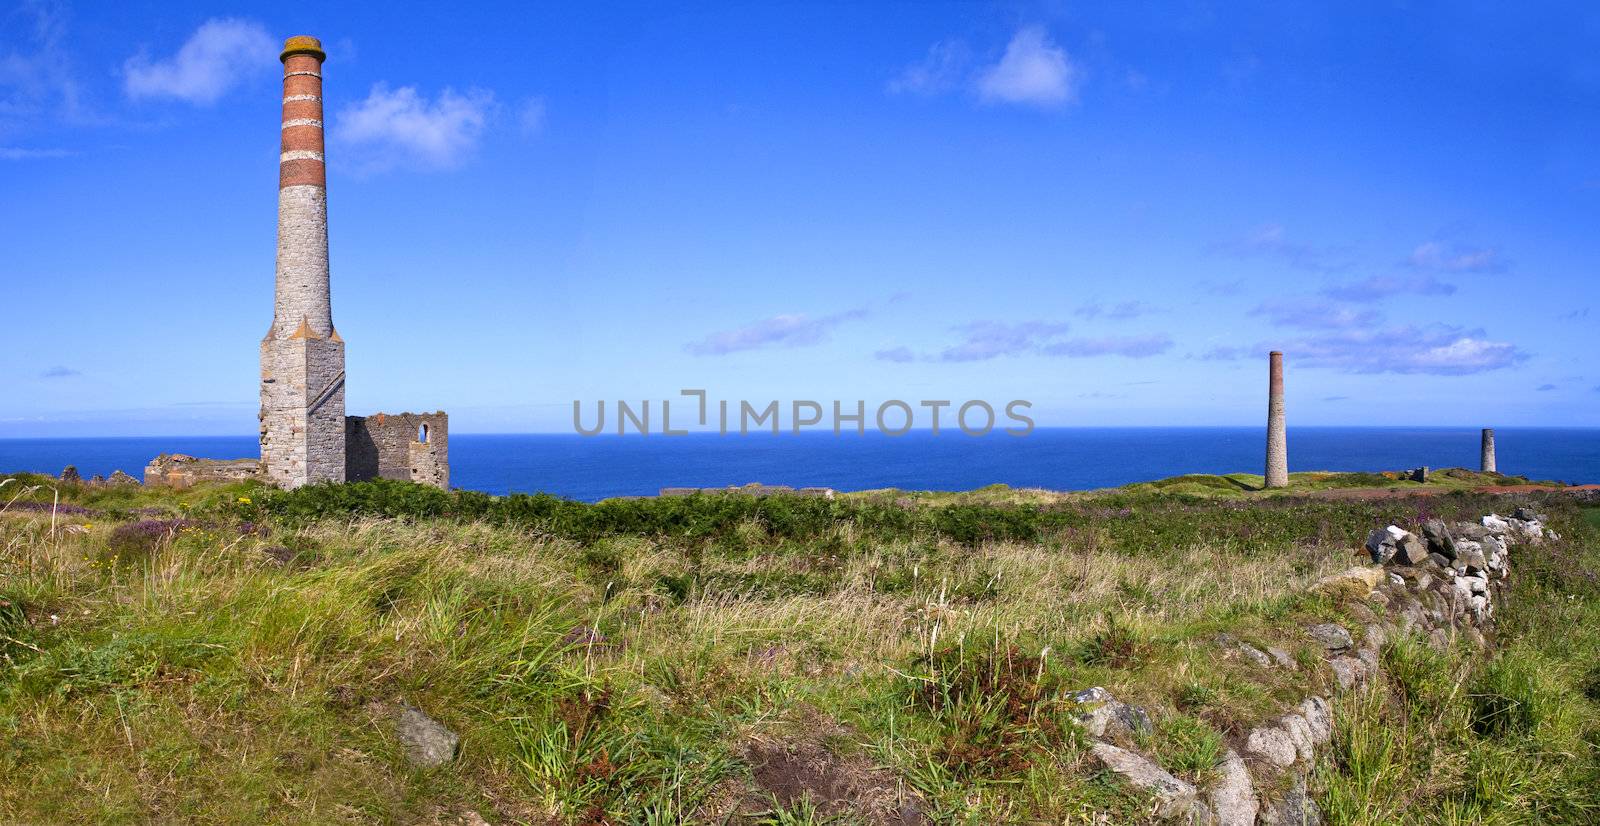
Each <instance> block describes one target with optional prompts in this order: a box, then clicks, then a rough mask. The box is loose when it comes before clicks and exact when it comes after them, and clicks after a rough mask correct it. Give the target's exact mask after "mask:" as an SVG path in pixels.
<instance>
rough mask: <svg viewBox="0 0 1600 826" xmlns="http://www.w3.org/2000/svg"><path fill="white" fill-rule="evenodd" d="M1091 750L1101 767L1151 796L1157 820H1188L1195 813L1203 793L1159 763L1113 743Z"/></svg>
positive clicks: (1094, 746) (1096, 745)
mask: <svg viewBox="0 0 1600 826" xmlns="http://www.w3.org/2000/svg"><path fill="white" fill-rule="evenodd" d="M1089 751H1090V753H1091V754H1093V755H1094V757H1095V759H1096V760H1099V761H1100V763H1101V765H1104V766H1105V767H1106V768H1107V769H1110V770H1111V771H1113V772H1115V773H1116V774H1117V776H1118V777H1121V778H1122V780H1123V781H1124V782H1126V783H1127V784H1128V785H1130V786H1133V787H1135V788H1138V789H1142V790H1144V791H1146V792H1148V793H1150V795H1151V796H1152V797H1153V798H1154V799H1155V804H1156V811H1155V815H1156V817H1159V818H1162V819H1173V818H1178V817H1188V816H1189V815H1190V814H1191V813H1192V812H1193V810H1194V806H1195V802H1196V801H1197V799H1198V797H1199V792H1198V791H1197V790H1196V789H1195V787H1194V786H1192V785H1190V784H1189V783H1187V782H1185V781H1183V780H1179V779H1178V778H1176V777H1173V776H1172V775H1171V774H1169V773H1168V772H1167V771H1166V770H1165V769H1163V768H1161V767H1160V766H1157V765H1156V764H1155V763H1152V762H1151V761H1149V760H1147V759H1145V758H1144V757H1141V756H1139V755H1138V754H1135V753H1133V752H1131V751H1128V750H1127V749H1120V748H1117V747H1116V746H1113V745H1111V744H1109V743H1098V742H1097V743H1095V744H1094V745H1092V746H1090V747H1089Z"/></svg>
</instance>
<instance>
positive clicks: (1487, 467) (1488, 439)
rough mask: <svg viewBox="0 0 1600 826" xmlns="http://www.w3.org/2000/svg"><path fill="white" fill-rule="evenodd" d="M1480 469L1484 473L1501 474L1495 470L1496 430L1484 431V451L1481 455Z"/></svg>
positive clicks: (1486, 429) (1488, 428)
mask: <svg viewBox="0 0 1600 826" xmlns="http://www.w3.org/2000/svg"><path fill="white" fill-rule="evenodd" d="M1479 465H1480V467H1479V469H1480V470H1482V471H1483V472H1484V473H1499V472H1500V471H1498V470H1495V469H1494V428H1492V427H1486V428H1484V429H1483V450H1482V453H1481V454H1480V462H1479Z"/></svg>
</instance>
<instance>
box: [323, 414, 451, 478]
mask: <svg viewBox="0 0 1600 826" xmlns="http://www.w3.org/2000/svg"><path fill="white" fill-rule="evenodd" d="M344 421H345V430H344V434H345V435H344V439H345V478H347V479H349V480H351V481H355V480H359V479H398V480H401V481H406V482H417V483H420V484H424V485H433V486H434V487H440V488H448V487H450V463H449V461H448V456H449V449H450V417H449V416H446V415H445V414H444V412H443V411H439V412H436V413H393V414H391V413H374V414H372V415H371V416H347V417H345V420H344Z"/></svg>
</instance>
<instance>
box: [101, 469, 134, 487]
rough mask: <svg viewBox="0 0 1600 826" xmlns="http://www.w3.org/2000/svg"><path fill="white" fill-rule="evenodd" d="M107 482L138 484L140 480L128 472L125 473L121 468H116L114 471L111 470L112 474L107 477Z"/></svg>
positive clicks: (113, 483)
mask: <svg viewBox="0 0 1600 826" xmlns="http://www.w3.org/2000/svg"><path fill="white" fill-rule="evenodd" d="M106 484H108V485H137V484H139V480H138V479H135V478H133V477H132V476H129V475H128V474H126V473H123V472H122V471H120V470H114V471H112V472H111V476H110V477H108V478H107V479H106Z"/></svg>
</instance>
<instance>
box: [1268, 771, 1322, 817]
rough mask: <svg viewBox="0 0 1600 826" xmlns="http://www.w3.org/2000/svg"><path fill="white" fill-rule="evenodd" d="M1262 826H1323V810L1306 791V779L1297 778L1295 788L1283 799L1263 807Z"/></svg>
mask: <svg viewBox="0 0 1600 826" xmlns="http://www.w3.org/2000/svg"><path fill="white" fill-rule="evenodd" d="M1257 822H1258V823H1260V824H1261V826H1322V810H1321V809H1318V808H1317V803H1316V801H1314V800H1312V799H1311V795H1310V794H1308V793H1307V791H1306V780H1305V778H1304V777H1296V778H1295V782H1294V786H1292V787H1290V789H1289V791H1288V792H1287V793H1286V794H1284V796H1283V799H1282V800H1279V801H1277V802H1276V803H1274V804H1272V805H1269V806H1265V807H1263V809H1262V811H1261V816H1260V819H1259V820H1258V821H1257Z"/></svg>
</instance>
